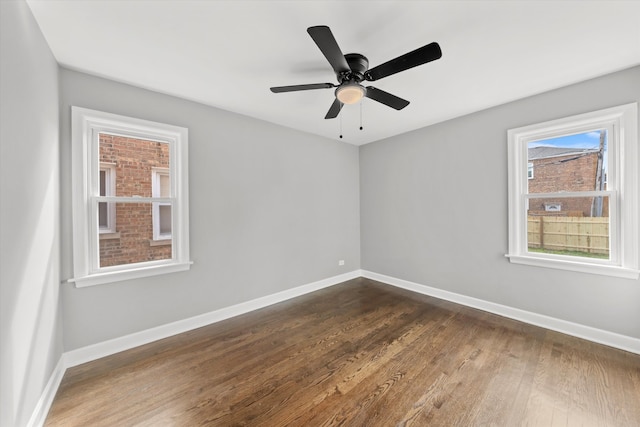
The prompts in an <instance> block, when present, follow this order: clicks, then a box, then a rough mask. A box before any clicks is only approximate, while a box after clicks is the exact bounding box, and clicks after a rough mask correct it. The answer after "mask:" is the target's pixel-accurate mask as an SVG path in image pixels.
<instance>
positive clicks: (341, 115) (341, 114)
mask: <svg viewBox="0 0 640 427" xmlns="http://www.w3.org/2000/svg"><path fill="white" fill-rule="evenodd" d="M340 139H342V114H340Z"/></svg>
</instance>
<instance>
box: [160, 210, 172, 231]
mask: <svg viewBox="0 0 640 427" xmlns="http://www.w3.org/2000/svg"><path fill="white" fill-rule="evenodd" d="M158 211H159V214H160V221H159V224H160V234H165V235H167V234H168V235H170V234H171V205H160V206H159V207H158Z"/></svg>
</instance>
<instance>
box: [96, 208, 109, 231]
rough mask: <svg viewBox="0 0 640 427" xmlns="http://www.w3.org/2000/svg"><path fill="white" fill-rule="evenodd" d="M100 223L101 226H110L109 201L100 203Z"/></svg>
mask: <svg viewBox="0 0 640 427" xmlns="http://www.w3.org/2000/svg"><path fill="white" fill-rule="evenodd" d="M98 225H99V226H100V228H109V211H108V207H107V202H100V203H98Z"/></svg>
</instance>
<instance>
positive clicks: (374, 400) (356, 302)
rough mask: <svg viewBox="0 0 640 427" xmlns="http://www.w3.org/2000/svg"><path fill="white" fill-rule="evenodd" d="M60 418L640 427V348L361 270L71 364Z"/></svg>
mask: <svg viewBox="0 0 640 427" xmlns="http://www.w3.org/2000/svg"><path fill="white" fill-rule="evenodd" d="M46 425H47V426H200V425H211V426H240V425H244V426H289V425H291V426H325V425H327V426H328V425H344V426H408V425H414V426H425V425H429V426H491V425H494V426H521V425H526V426H616V427H617V426H639V425H640V355H635V354H632V353H628V352H624V351H621V350H616V349H613V348H609V347H606V346H602V345H599V344H594V343H591V342H588V341H584V340H580V339H577V338H573V337H570V336H566V335H563V334H560V333H556V332H552V331H548V330H545V329H542V328H538V327H535V326H531V325H527V324H524V323H520V322H517V321H514V320H510V319H506V318H503V317H500V316H496V315H493V314H489V313H486V312H482V311H479V310H474V309H471V308H468V307H463V306H459V305H456V304H453V303H449V302H446V301H441V300H438V299H435V298H431V297H427V296H424V295H417V294H414V293H411V292H407V291H403V290H400V289H396V288H394V287H391V286H387V285H383V284H380V283H377V282H374V281H371V280H367V279H363V278H360V279H355V280H352V281H349V282H346V283H344V284H340V285H337V286H333V287H330V288H327V289H323V290H321V291H318V292H315V293H313V294H309V295H305V296H302V297H299V298H296V299H293V300H290V301H286V302H283V303H280V304H276V305H273V306H270V307H267V308H265V309H262V310H258V311H255V312H252V313H249V314H246V315H242V316H238V317H235V318H233V319H229V320H226V321H223V322H219V323H216V324H213V325H210V326H207V327H204V328H200V329H197V330H193V331H190V332H187V333H184V334H180V335H177V336H174V337H171V338H167V339H164V340H161V341H157V342H154V343H151V344H148V345H145V346H142V347H138V348H135V349H132V350H128V351H125V352H122V353H119V354H116V355H113V356H109V357H105V358H103V359H100V360H96V361H93V362H90V363H86V364H84V365H80V366H77V367H74V368H71V369H69V370H68V371H67V372H66V374H65V376H64V378H63V380H62V384H61V386H60V388H59V390H58V394H57V395H56V398H55V401H54V403H53V405H52V407H51V411H50V413H49V416H48V418H47V421H46Z"/></svg>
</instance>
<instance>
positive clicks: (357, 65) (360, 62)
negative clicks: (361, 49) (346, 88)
mask: <svg viewBox="0 0 640 427" xmlns="http://www.w3.org/2000/svg"><path fill="white" fill-rule="evenodd" d="M344 59H346V60H347V64H349V68H351V73H349V74H348V75H346V76H344V75H338V80H340V81H341V82H343V81H346V80H355V81H357V82H358V83H359V82H361V81H362V80H363V79H364V73H365V72H366V71H367V70H368V69H369V60H368V59H367V57H366V56H364V55H361V54H359V53H347V54H346V55H345V56H344Z"/></svg>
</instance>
